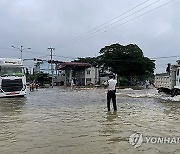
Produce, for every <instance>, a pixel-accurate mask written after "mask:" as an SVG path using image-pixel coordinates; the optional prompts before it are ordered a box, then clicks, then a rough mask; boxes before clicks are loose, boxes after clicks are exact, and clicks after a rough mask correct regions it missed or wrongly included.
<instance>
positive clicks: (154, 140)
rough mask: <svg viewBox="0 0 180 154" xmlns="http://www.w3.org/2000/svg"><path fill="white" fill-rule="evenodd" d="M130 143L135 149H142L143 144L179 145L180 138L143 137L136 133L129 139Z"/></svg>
mask: <svg viewBox="0 0 180 154" xmlns="http://www.w3.org/2000/svg"><path fill="white" fill-rule="evenodd" d="M129 143H130V144H131V145H132V146H134V148H137V147H140V146H141V145H142V143H151V144H179V143H180V137H160V136H146V137H143V135H142V134H141V133H134V134H132V135H131V136H130V137H129Z"/></svg>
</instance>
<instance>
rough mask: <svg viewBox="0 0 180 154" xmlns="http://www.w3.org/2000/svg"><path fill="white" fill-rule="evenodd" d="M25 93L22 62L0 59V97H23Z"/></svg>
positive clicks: (19, 60)
mask: <svg viewBox="0 0 180 154" xmlns="http://www.w3.org/2000/svg"><path fill="white" fill-rule="evenodd" d="M26 93H27V92H26V76H25V71H24V66H23V63H22V60H21V59H10V58H0V97H9V96H25V95H26Z"/></svg>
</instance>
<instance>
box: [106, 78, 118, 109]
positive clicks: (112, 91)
mask: <svg viewBox="0 0 180 154" xmlns="http://www.w3.org/2000/svg"><path fill="white" fill-rule="evenodd" d="M116 84H117V80H115V79H114V76H113V75H110V76H109V80H108V81H106V82H105V83H104V85H107V86H108V92H107V108H108V111H110V102H111V99H112V102H113V108H114V111H117V106H116Z"/></svg>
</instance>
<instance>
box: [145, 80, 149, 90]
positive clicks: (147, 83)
mask: <svg viewBox="0 0 180 154" xmlns="http://www.w3.org/2000/svg"><path fill="white" fill-rule="evenodd" d="M145 86H146V89H148V88H149V80H146V81H145Z"/></svg>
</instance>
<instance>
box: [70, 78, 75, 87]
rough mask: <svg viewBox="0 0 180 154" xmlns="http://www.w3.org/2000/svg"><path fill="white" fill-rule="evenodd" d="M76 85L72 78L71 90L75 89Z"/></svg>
mask: <svg viewBox="0 0 180 154" xmlns="http://www.w3.org/2000/svg"><path fill="white" fill-rule="evenodd" d="M74 86H75V83H74V79H72V80H71V90H73V88H74Z"/></svg>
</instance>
